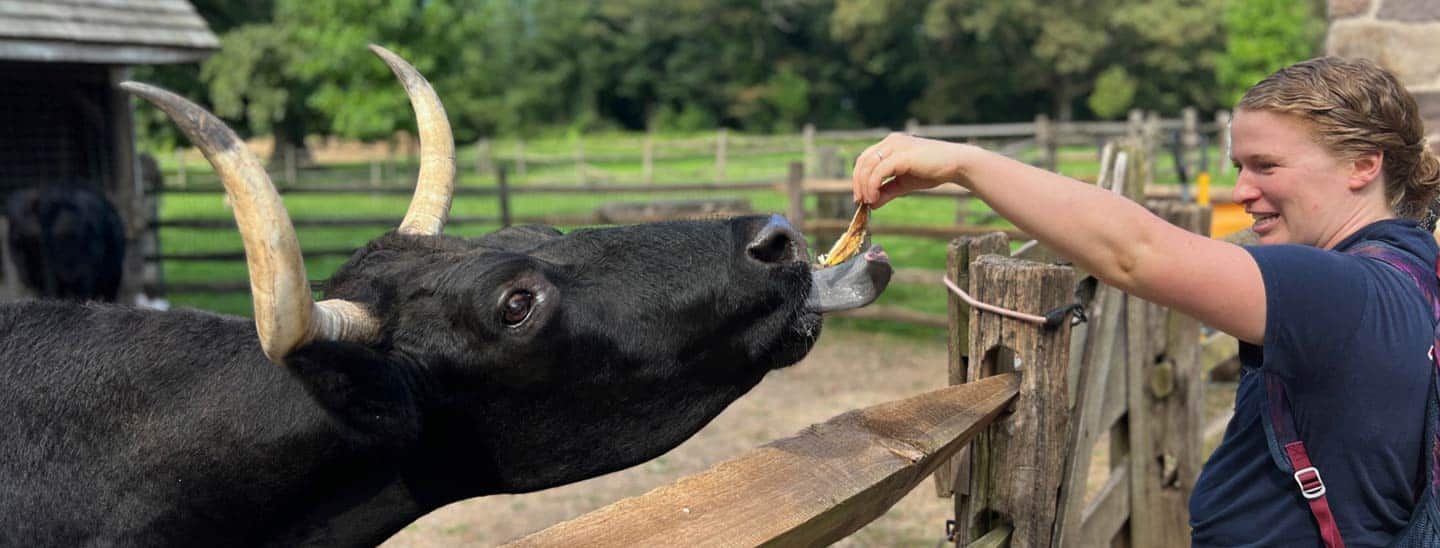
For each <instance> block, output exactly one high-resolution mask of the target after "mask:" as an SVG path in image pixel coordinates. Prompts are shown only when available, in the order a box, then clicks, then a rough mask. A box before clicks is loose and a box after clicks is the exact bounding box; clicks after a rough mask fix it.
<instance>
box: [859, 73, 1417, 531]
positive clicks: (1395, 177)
mask: <svg viewBox="0 0 1440 548" xmlns="http://www.w3.org/2000/svg"><path fill="white" fill-rule="evenodd" d="M1230 130H1231V137H1232V143H1233V145H1232V146H1233V150H1232V151H1231V159H1232V161H1233V162H1234V163H1235V165H1236V166H1237V167H1238V168H1239V176H1238V179H1237V180H1236V184H1235V190H1234V200H1235V201H1236V202H1237V203H1240V204H1242V205H1244V206H1245V210H1246V212H1248V213H1249V214H1250V215H1251V216H1253V217H1254V226H1253V230H1254V232H1255V233H1256V235H1258V236H1259V240H1260V243H1261V245H1257V246H1250V247H1241V246H1238V245H1234V244H1230V243H1226V242H1222V241H1218V240H1212V239H1210V238H1207V237H1205V236H1202V235H1198V234H1194V233H1191V232H1187V231H1185V230H1182V229H1180V228H1177V227H1175V226H1172V225H1170V224H1168V223H1166V222H1165V221H1163V220H1161V219H1160V218H1158V217H1156V216H1155V215H1152V214H1151V213H1150V212H1148V211H1147V210H1146V209H1145V208H1143V207H1142V206H1140V205H1139V204H1136V203H1134V202H1131V201H1128V200H1125V199H1123V198H1120V197H1117V196H1115V195H1113V194H1111V193H1109V192H1108V191H1106V190H1103V189H1100V188H1098V187H1095V186H1093V185H1088V184H1085V183H1081V182H1078V181H1075V180H1073V179H1070V178H1067V177H1063V176H1060V175H1057V174H1054V173H1050V172H1047V171H1044V170H1040V169H1037V168H1034V167H1031V166H1028V165H1025V164H1023V163H1020V162H1016V161H1014V160H1011V159H1009V158H1006V157H1004V156H1001V155H999V154H995V153H991V152H988V151H985V150H982V149H979V148H976V147H972V146H966V145H963V144H956V143H946V142H940V141H932V140H926V139H920V138H915V137H910V136H906V135H900V134H894V135H891V136H889V137H886V138H885V139H884V140H882V141H880V142H879V143H876V144H874V145H872V146H870V147H869V148H867V149H866V150H865V152H863V153H862V154H861V155H860V157H859V158H858V159H857V161H856V163H855V171H854V181H853V185H854V195H855V199H856V201H857V202H863V203H867V204H871V205H872V206H873V207H880V206H882V205H884V204H885V203H887V202H889V201H890V200H893V199H895V198H897V197H899V196H902V195H904V194H907V193H909V192H913V191H915V190H918V189H923V188H929V187H934V186H937V185H940V184H944V183H946V182H952V183H955V184H959V185H961V186H964V187H966V188H968V189H970V190H971V191H972V192H974V193H975V195H977V196H978V197H980V198H981V199H982V200H984V201H985V202H986V203H987V204H989V205H990V206H991V207H992V208H994V210H995V211H996V212H998V213H999V214H1001V215H1003V216H1004V217H1005V218H1007V219H1009V220H1011V221H1012V222H1014V223H1015V225H1016V226H1018V227H1019V228H1021V229H1022V230H1024V231H1025V232H1026V233H1028V234H1031V235H1033V236H1034V237H1035V238H1037V239H1039V240H1040V241H1041V242H1043V243H1045V244H1046V245H1047V246H1049V247H1050V248H1052V249H1053V250H1055V251H1056V252H1058V253H1059V254H1061V255H1062V256H1064V257H1066V258H1068V259H1070V260H1072V261H1074V262H1075V263H1076V264H1077V265H1079V266H1080V267H1081V268H1083V269H1085V270H1086V271H1087V272H1090V273H1092V274H1094V275H1095V276H1096V277H1097V278H1099V279H1100V280H1102V281H1104V282H1105V283H1107V284H1110V285H1112V286H1115V287H1118V288H1120V289H1122V290H1124V291H1126V292H1129V293H1131V294H1134V295H1138V296H1140V297H1142V298H1145V299H1148V300H1151V301H1154V302H1157V303H1160V304H1163V305H1166V306H1169V307H1172V308H1175V309H1178V310H1180V311H1183V312H1185V313H1187V314H1190V315H1191V316H1193V317H1195V318H1197V319H1199V320H1201V321H1202V322H1204V323H1205V324H1207V325H1210V326H1212V327H1214V328H1217V329H1220V330H1222V331H1224V332H1226V333H1229V334H1231V335H1234V336H1235V337H1236V338H1238V339H1240V341H1241V348H1240V357H1241V362H1242V364H1243V366H1244V371H1245V372H1246V374H1245V375H1244V376H1242V378H1241V381H1240V386H1239V390H1238V392H1237V394H1236V402H1235V416H1234V418H1233V419H1232V420H1231V422H1230V425H1229V427H1228V428H1227V429H1226V432H1225V438H1224V441H1223V442H1221V444H1220V446H1219V447H1218V448H1217V449H1216V450H1215V453H1214V454H1213V455H1212V456H1211V457H1210V459H1209V461H1208V462H1207V463H1206V465H1205V468H1204V470H1203V471H1202V472H1201V474H1200V479H1199V480H1198V482H1197V484H1196V486H1195V491H1194V494H1193V496H1192V497H1191V500H1190V513H1191V526H1192V527H1193V537H1192V539H1193V542H1194V544H1195V545H1196V546H1251V545H1253V546H1316V545H1320V544H1321V532H1322V527H1323V526H1322V525H1321V522H1323V521H1324V520H1323V518H1317V517H1315V515H1314V514H1313V512H1312V509H1311V505H1310V503H1309V501H1308V500H1307V498H1306V497H1304V496H1302V494H1301V491H1300V488H1299V487H1297V484H1296V480H1295V479H1294V478H1293V477H1292V476H1291V474H1290V473H1289V472H1288V471H1285V470H1282V469H1281V467H1280V466H1277V463H1276V461H1274V460H1272V454H1271V452H1270V451H1269V446H1268V445H1267V439H1266V432H1265V423H1266V421H1265V420H1262V417H1261V415H1262V413H1263V412H1264V411H1265V409H1266V401H1267V396H1266V386H1265V384H1264V383H1263V382H1262V381H1261V380H1260V379H1261V378H1262V377H1268V378H1272V379H1277V381H1278V383H1279V384H1280V385H1282V387H1283V390H1284V394H1285V396H1286V397H1287V398H1288V403H1289V407H1288V409H1289V410H1290V412H1291V413H1292V414H1293V417H1294V423H1295V424H1296V429H1297V430H1298V434H1299V438H1300V440H1303V442H1304V447H1305V448H1306V449H1307V450H1308V456H1309V460H1310V462H1311V463H1313V465H1314V466H1315V467H1316V468H1318V469H1319V470H1321V471H1323V474H1324V475H1323V483H1324V485H1325V487H1326V489H1327V491H1328V494H1327V496H1326V497H1325V498H1326V499H1328V500H1329V501H1330V502H1329V506H1330V511H1331V512H1332V514H1333V522H1334V523H1336V524H1338V532H1339V534H1340V535H1341V536H1343V538H1344V541H1345V542H1346V543H1348V544H1349V545H1350V546H1367V545H1375V546H1381V545H1385V544H1388V543H1390V542H1391V540H1392V539H1393V538H1394V537H1395V535H1396V534H1397V533H1398V532H1399V530H1400V529H1401V528H1402V527H1404V526H1405V525H1406V523H1407V522H1408V521H1409V520H1410V517H1411V511H1412V509H1413V508H1414V507H1415V505H1416V500H1417V498H1418V497H1419V495H1420V494H1421V493H1422V491H1423V489H1424V487H1425V483H1426V478H1427V476H1426V465H1427V464H1428V459H1429V453H1428V448H1427V447H1426V446H1425V444H1424V443H1423V442H1422V437H1423V435H1424V428H1425V422H1426V413H1425V412H1426V406H1427V405H1428V404H1429V400H1428V399H1427V397H1428V395H1429V393H1430V392H1429V391H1430V389H1431V378H1432V376H1433V373H1432V368H1433V366H1432V365H1431V361H1430V358H1429V356H1428V354H1427V351H1428V349H1429V348H1430V347H1431V344H1432V342H1433V341H1434V338H1433V335H1434V332H1433V329H1434V325H1435V316H1434V315H1433V311H1432V308H1431V303H1430V301H1429V297H1428V296H1427V295H1426V293H1425V292H1426V291H1429V292H1434V291H1435V290H1436V287H1435V284H1436V278H1435V274H1434V273H1435V265H1436V255H1437V248H1436V243H1435V239H1434V238H1433V237H1432V236H1431V235H1430V234H1429V233H1428V232H1427V231H1426V229H1424V228H1422V227H1421V226H1420V223H1419V222H1417V221H1418V220H1419V219H1422V218H1423V217H1425V216H1426V215H1427V214H1428V213H1429V211H1430V209H1431V208H1430V205H1431V204H1432V203H1433V202H1434V200H1435V197H1436V193H1437V189H1440V162H1437V161H1436V159H1435V158H1434V157H1433V155H1431V154H1430V153H1429V152H1428V151H1427V150H1426V145H1425V143H1424V139H1423V136H1424V129H1423V127H1422V123H1421V121H1420V117H1419V115H1418V112H1417V108H1416V105H1415V101H1414V99H1413V98H1411V97H1410V95H1409V94H1408V93H1407V92H1406V91H1405V90H1404V88H1403V87H1402V86H1401V85H1400V84H1399V82H1397V81H1396V79H1395V77H1394V76H1393V75H1391V74H1389V73H1388V72H1386V71H1384V70H1383V69H1380V68H1379V67H1377V66H1375V65H1374V64H1372V63H1370V62H1367V61H1361V60H1345V59H1338V58H1321V59H1313V60H1310V61H1306V62H1303V63H1299V64H1296V65H1293V66H1290V67H1287V68H1284V69H1282V70H1280V71H1278V72H1276V73H1274V74H1272V75H1270V76H1269V77H1267V78H1266V79H1265V80H1263V81H1262V82H1260V83H1259V84H1257V85H1256V86H1255V87H1253V88H1251V89H1250V90H1249V91H1248V92H1247V93H1246V94H1245V96H1244V98H1242V99H1241V101H1240V104H1239V105H1238V107H1237V108H1236V112H1235V116H1234V121H1233V123H1232V125H1231V128H1230ZM891 177H893V178H894V179H893V180H889V181H888V182H886V181H887V180H888V179H890V178H891ZM1362 244H1365V245H1369V244H1379V245H1383V246H1385V249H1388V250H1394V251H1395V252H1396V253H1398V255H1397V256H1399V257H1401V260H1403V261H1406V262H1405V265H1406V266H1407V267H1410V266H1413V267H1414V268H1415V269H1419V270H1418V271H1419V272H1424V273H1428V275H1425V276H1422V277H1421V278H1420V280H1419V285H1418V286H1417V281H1416V279H1414V278H1412V277H1410V276H1407V275H1405V274H1404V273H1402V272H1401V271H1400V270H1399V269H1397V268H1396V267H1394V266H1392V265H1390V264H1387V263H1386V262H1384V261H1381V260H1376V259H1375V258H1372V257H1365V256H1361V255H1356V254H1354V253H1355V252H1356V251H1357V250H1358V249H1360V247H1357V246H1362ZM1216 295H1224V296H1225V297H1224V298H1216V297H1215V296H1216ZM1256 372H1263V373H1265V375H1257V374H1254V373H1256ZM1275 399H1276V400H1277V401H1278V400H1280V399H1279V398H1275ZM1295 468H1296V469H1302V468H1304V467H1303V466H1296V467H1295ZM1310 487H1312V488H1313V487H1314V485H1311V486H1310ZM1331 545H1334V543H1333V542H1331Z"/></svg>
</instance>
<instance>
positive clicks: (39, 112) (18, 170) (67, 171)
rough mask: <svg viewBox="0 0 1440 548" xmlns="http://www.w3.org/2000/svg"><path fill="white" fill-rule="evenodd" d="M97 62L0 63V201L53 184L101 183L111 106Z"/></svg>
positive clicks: (96, 185) (107, 158) (106, 163)
mask: <svg viewBox="0 0 1440 548" xmlns="http://www.w3.org/2000/svg"><path fill="white" fill-rule="evenodd" d="M104 71H105V68H104V67H100V66H86V65H64V64H38V63H0V73H3V74H6V75H7V76H11V78H7V79H6V81H4V82H0V200H3V199H4V198H3V196H4V195H8V194H9V193H10V192H12V191H14V190H17V189H20V188H25V187H30V186H44V185H53V184H71V185H82V186H88V187H91V188H100V187H102V186H103V185H104V182H105V180H106V178H107V174H108V173H109V172H110V170H109V169H108V167H107V166H109V165H110V163H111V156H112V152H111V146H110V144H109V139H108V138H107V135H109V133H108V131H107V127H108V126H109V125H110V123H111V122H110V121H109V120H110V112H109V111H110V107H109V103H108V101H106V100H105V98H106V96H107V90H106V87H105V86H106V84H105V81H104V77H105V72H104Z"/></svg>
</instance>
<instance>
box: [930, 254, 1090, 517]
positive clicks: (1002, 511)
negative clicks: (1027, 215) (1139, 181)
mask: <svg viewBox="0 0 1440 548" xmlns="http://www.w3.org/2000/svg"><path fill="white" fill-rule="evenodd" d="M1074 288H1075V278H1074V271H1072V270H1071V269H1069V268H1066V267H1062V266H1055V265H1045V264H1040V263H1033V262H1029V261H1022V260H1017V259H1011V258H1009V257H996V256H993V255H987V256H983V257H980V258H979V259H977V260H976V261H975V263H974V265H973V266H972V267H971V278H970V292H971V294H972V295H974V296H975V298H976V299H978V300H979V301H981V302H986V303H990V304H992V305H996V306H1000V307H1004V308H1009V309H1011V310H1018V311H1021V312H1026V313H1030V314H1041V313H1044V312H1046V311H1049V310H1053V309H1055V308H1056V307H1059V306H1062V305H1064V304H1067V303H1069V302H1070V301H1071V299H1073V298H1074V297H1073V292H1074ZM1069 335H1070V326H1069V323H1068V322H1065V323H1061V325H1060V326H1058V327H1055V328H1051V329H1046V328H1043V327H1041V326H1037V325H1034V324H1031V323H1026V322H1022V321H1019V320H1015V319H1011V318H1008V317H1002V316H1000V315H998V314H994V313H990V312H986V311H978V312H977V313H975V314H973V315H972V317H971V321H970V356H972V359H971V360H970V363H969V375H970V376H971V377H973V378H982V377H985V376H988V375H990V374H995V373H1003V372H1005V371H1008V370H1021V371H1023V374H1022V384H1021V389H1020V394H1019V395H1018V396H1017V397H1016V400H1015V405H1014V413H1013V414H1011V415H1009V416H1007V417H1005V418H1003V419H1000V420H998V421H996V424H995V425H994V426H992V427H991V428H989V429H987V430H986V431H985V433H984V434H982V435H980V436H977V437H976V443H975V445H974V447H973V448H972V453H971V462H972V464H971V471H970V495H969V496H968V497H966V498H967V500H966V501H965V502H964V503H963V504H962V507H961V513H960V515H959V516H958V520H957V521H958V523H959V525H958V526H957V541H958V542H960V543H969V542H970V541H971V540H972V539H974V538H976V537H978V536H980V535H981V534H983V533H984V532H986V531H989V530H990V529H993V528H994V527H995V526H997V525H999V524H1000V523H1007V522H1008V523H1012V524H1014V525H1015V533H1014V536H1013V537H1012V541H1013V542H1014V543H1015V544H1016V545H1018V546H1048V545H1050V543H1051V539H1052V537H1053V536H1054V528H1055V521H1056V517H1057V516H1056V504H1057V502H1058V500H1057V495H1058V492H1059V489H1060V481H1061V477H1062V475H1063V473H1062V471H1063V467H1064V459H1065V453H1066V451H1067V450H1068V448H1067V447H1066V443H1067V442H1068V441H1069V439H1068V438H1069V435H1068V430H1067V429H1068V428H1069V424H1068V418H1069V402H1068V401H1067V397H1068V388H1067V386H1066V379H1067V377H1068V375H1067V372H1066V369H1067V368H1068V367H1069V365H1070V357H1069V352H1070V345H1069ZM976 358H978V359H976Z"/></svg>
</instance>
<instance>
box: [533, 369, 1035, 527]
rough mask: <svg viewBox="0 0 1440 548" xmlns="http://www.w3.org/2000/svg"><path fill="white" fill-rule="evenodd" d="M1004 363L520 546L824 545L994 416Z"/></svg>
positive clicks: (1009, 385) (1007, 390)
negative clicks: (979, 376)
mask: <svg viewBox="0 0 1440 548" xmlns="http://www.w3.org/2000/svg"><path fill="white" fill-rule="evenodd" d="M1019 386H1020V379H1019V378H1018V377H1016V376H1014V375H1004V376H1000V377H996V378H993V379H985V380H983V381H980V382H975V383H971V384H967V385H963V386H954V387H949V388H942V389H940V390H936V391H933V392H929V393H926V394H922V395H919V396H915V397H912V398H908V399H905V400H900V401H896V402H889V403H884V404H880V405H876V406H873V407H869V408H866V409H863V410H858V411H850V412H847V413H845V414H842V415H839V416H837V417H835V418H833V419H830V420H829V421H828V422H825V423H822V424H818V425H814V426H811V427H809V428H807V429H806V430H804V431H803V432H801V433H800V434H799V435H797V436H795V437H792V438H787V439H784V440H779V441H775V442H772V443H769V444H767V445H765V446H763V447H760V448H757V449H754V450H751V451H749V452H747V453H745V454H744V455H741V456H739V457H737V458H735V459H731V460H729V461H726V462H723V463H720V464H718V465H716V466H715V467H714V468H711V469H710V470H708V471H706V472H703V473H700V474H697V475H694V476H690V477H687V478H684V479H681V480H680V481H678V482H676V483H674V484H671V485H667V486H664V487H660V488H658V489H655V490H653V491H650V492H649V493H646V494H644V495H642V496H639V497H634V498H629V499H625V500H621V501H619V502H616V503H614V504H611V505H609V506H606V507H604V508H601V509H599V510H596V511H594V512H590V513H589V514H585V515H583V516H580V517H578V518H575V519H573V520H570V521H566V522H563V523H560V524H558V525H555V526H552V527H550V528H548V529H545V530H543V531H540V532H538V533H535V534H532V535H529V536H526V537H524V538H521V539H519V540H518V541H516V542H514V543H512V544H510V545H509V546H515V547H526V546H586V547H611V546H613V547H624V548H629V547H633V546H687V547H689V546H758V545H777V546H818V545H824V544H828V543H830V542H834V541H836V540H838V539H841V538H844V537H845V536H846V535H848V534H850V533H852V532H854V531H856V530H858V529H859V528H860V527H862V526H864V525H865V524H866V523H869V522H870V521H872V520H874V519H875V518H876V517H878V516H880V515H881V514H883V513H884V512H885V510H887V509H889V508H890V507H891V506H892V505H893V504H894V503H895V502H897V501H898V500H900V499H901V498H902V497H904V496H905V494H906V493H908V492H909V491H910V490H911V489H912V488H914V487H915V486H916V485H918V484H919V483H920V482H921V481H923V480H924V479H925V478H926V477H927V476H928V475H929V473H930V472H931V471H932V470H933V469H934V467H935V466H938V465H939V464H940V462H941V461H942V459H944V458H946V457H949V456H950V455H951V454H953V453H954V452H955V451H956V450H957V449H959V448H960V447H961V446H962V445H964V444H965V443H966V442H968V441H969V440H970V438H972V437H973V436H974V435H975V434H976V433H978V432H979V431H980V430H981V429H983V428H984V427H985V426H986V425H988V424H989V423H990V422H991V421H992V420H993V419H994V418H995V416H996V415H997V414H999V413H1000V411H1001V410H1002V409H1003V408H1005V406H1006V405H1007V403H1008V402H1010V401H1011V400H1012V399H1013V398H1014V397H1015V395H1016V394H1017V391H1018V390H1019Z"/></svg>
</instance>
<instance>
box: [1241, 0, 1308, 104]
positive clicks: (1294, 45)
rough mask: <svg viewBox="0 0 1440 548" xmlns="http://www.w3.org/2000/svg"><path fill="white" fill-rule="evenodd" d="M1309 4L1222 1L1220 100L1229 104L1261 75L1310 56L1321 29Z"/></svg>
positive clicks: (1289, 0)
mask: <svg viewBox="0 0 1440 548" xmlns="http://www.w3.org/2000/svg"><path fill="white" fill-rule="evenodd" d="M1316 11H1317V10H1316V7H1315V5H1314V4H1313V3H1311V2H1296V1H1294V0H1226V1H1225V18H1224V21H1225V26H1226V27H1227V28H1228V29H1229V31H1230V32H1229V33H1228V34H1227V36H1226V40H1225V54H1224V55H1222V56H1220V62H1219V63H1218V65H1217V66H1216V71H1215V72H1216V75H1217V76H1218V77H1219V80H1220V85H1221V90H1220V94H1221V100H1222V101H1223V102H1224V103H1225V104H1227V105H1228V104H1234V103H1235V102H1236V101H1239V100H1240V96H1241V95H1244V94H1245V90H1246V89H1249V88H1250V86H1253V85H1255V84H1256V83H1257V82H1259V81H1260V80H1261V79H1263V78H1265V76H1266V75H1268V74H1270V73H1271V72H1274V71H1276V70H1278V69H1280V68H1282V67H1284V66H1285V65H1288V64H1291V63H1294V62H1296V61H1301V60H1304V59H1307V58H1309V57H1311V56H1313V55H1314V53H1315V51H1316V49H1317V47H1318V44H1319V41H1320V37H1321V36H1323V35H1324V33H1325V25H1324V22H1323V21H1322V20H1320V18H1319V17H1316Z"/></svg>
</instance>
